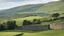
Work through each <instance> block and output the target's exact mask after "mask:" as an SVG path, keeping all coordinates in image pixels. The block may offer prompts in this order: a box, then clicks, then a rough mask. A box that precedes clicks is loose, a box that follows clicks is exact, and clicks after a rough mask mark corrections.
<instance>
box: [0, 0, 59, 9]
mask: <svg viewBox="0 0 64 36" xmlns="http://www.w3.org/2000/svg"><path fill="white" fill-rule="evenodd" d="M51 1H58V0H0V9H9V8H12V7H16V6H21V5H26V4H39V3H47V2H51Z"/></svg>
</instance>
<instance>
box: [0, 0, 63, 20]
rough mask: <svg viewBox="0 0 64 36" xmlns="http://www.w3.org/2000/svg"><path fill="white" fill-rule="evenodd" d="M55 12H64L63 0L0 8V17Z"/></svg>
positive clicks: (8, 17) (44, 14) (6, 17)
mask: <svg viewBox="0 0 64 36" xmlns="http://www.w3.org/2000/svg"><path fill="white" fill-rule="evenodd" d="M55 12H59V13H64V1H57V2H50V3H47V4H31V5H24V6H18V7H14V8H11V9H6V10H0V19H3V18H4V19H13V18H21V17H25V16H30V15H37V16H48V15H49V13H55Z"/></svg>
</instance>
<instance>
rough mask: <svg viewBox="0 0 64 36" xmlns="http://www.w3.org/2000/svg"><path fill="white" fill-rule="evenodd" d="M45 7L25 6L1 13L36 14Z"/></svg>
mask: <svg viewBox="0 0 64 36" xmlns="http://www.w3.org/2000/svg"><path fill="white" fill-rule="evenodd" d="M42 6H44V4H32V5H24V6H18V7H14V8H11V9H7V10H2V11H0V14H11V13H19V12H35V11H36V10H37V9H39V8H40V7H42Z"/></svg>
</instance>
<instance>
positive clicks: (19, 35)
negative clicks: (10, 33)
mask: <svg viewBox="0 0 64 36" xmlns="http://www.w3.org/2000/svg"><path fill="white" fill-rule="evenodd" d="M23 34H24V33H20V34H17V35H14V36H23Z"/></svg>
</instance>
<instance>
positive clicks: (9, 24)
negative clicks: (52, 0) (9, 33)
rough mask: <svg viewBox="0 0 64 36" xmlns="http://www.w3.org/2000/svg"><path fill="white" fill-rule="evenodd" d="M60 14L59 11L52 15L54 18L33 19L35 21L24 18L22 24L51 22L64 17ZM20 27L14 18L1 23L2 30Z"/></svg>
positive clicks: (0, 29) (0, 28)
mask: <svg viewBox="0 0 64 36" xmlns="http://www.w3.org/2000/svg"><path fill="white" fill-rule="evenodd" d="M59 16H60V14H59V13H54V14H52V15H51V17H53V18H54V19H49V20H46V19H45V20H42V21H41V19H33V21H29V20H23V23H22V25H32V24H41V23H42V22H51V21H55V20H59V19H62V20H63V19H64V17H59ZM17 27H18V25H16V21H15V20H12V21H7V22H3V23H0V31H2V30H14V29H16V28H17Z"/></svg>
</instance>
